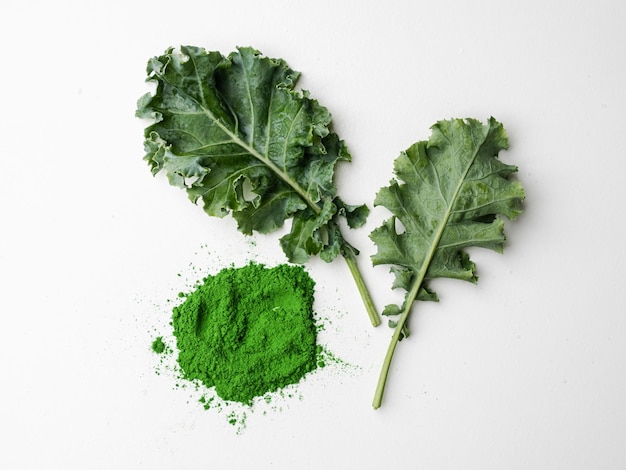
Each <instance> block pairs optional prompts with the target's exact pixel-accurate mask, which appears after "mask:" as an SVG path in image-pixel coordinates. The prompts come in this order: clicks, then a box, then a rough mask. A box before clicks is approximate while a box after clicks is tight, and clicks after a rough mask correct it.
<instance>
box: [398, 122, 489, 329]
mask: <svg viewBox="0 0 626 470" xmlns="http://www.w3.org/2000/svg"><path fill="white" fill-rule="evenodd" d="M487 135H488V134H487ZM486 138H487V136H486V135H485V136H483V140H482V142H480V144H479V145H477V146H476V148H475V150H474V154H473V155H472V157H471V158H470V159H469V162H468V164H467V167H466V168H465V170H464V171H463V173H462V175H461V177H460V178H459V182H458V184H457V186H456V188H455V189H454V192H453V193H452V197H451V198H450V203H449V204H448V207H447V209H446V211H445V213H444V217H442V219H441V223H440V224H439V226H438V228H437V230H436V232H435V236H434V237H433V238H432V243H431V245H430V248H429V251H428V253H427V255H426V257H425V258H424V262H423V263H422V266H421V268H420V270H419V272H418V274H417V276H416V278H415V281H414V283H413V285H412V286H411V290H410V291H409V292H408V294H407V298H406V302H405V308H404V311H403V312H402V315H401V317H400V319H399V320H398V324H399V325H402V326H403V325H404V324H405V323H406V320H407V318H408V314H409V312H410V311H411V307H412V306H413V302H414V301H415V299H416V298H417V294H418V293H419V290H420V288H421V286H422V284H423V282H424V279H425V277H426V273H427V271H428V268H429V267H430V263H431V262H432V259H433V257H434V256H435V252H436V251H437V248H438V247H439V242H440V240H441V237H442V236H443V232H444V230H445V229H446V227H447V225H448V220H450V216H451V215H452V213H453V211H452V208H453V207H454V204H455V202H456V200H457V197H458V196H459V193H460V191H461V187H462V186H463V183H465V180H466V178H467V175H468V173H469V171H470V169H471V168H472V165H473V164H474V162H475V160H476V157H477V156H478V152H479V151H480V148H481V147H482V145H483V144H484V143H485V140H486ZM429 163H431V164H432V162H431V161H430V160H429ZM433 168H434V165H433ZM437 182H438V187H439V189H440V191H441V185H440V184H439V178H437ZM442 196H443V194H442ZM443 199H444V201H445V197H444V198H443ZM402 326H400V327H399V328H396V329H395V331H394V338H395V339H399V337H400V334H401V333H402ZM396 336H397V338H396Z"/></svg>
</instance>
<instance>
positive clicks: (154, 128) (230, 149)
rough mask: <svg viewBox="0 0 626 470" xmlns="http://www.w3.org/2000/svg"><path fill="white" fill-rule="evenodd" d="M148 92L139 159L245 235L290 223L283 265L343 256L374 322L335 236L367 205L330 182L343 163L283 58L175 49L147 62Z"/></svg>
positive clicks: (325, 120) (351, 261) (349, 250)
mask: <svg viewBox="0 0 626 470" xmlns="http://www.w3.org/2000/svg"><path fill="white" fill-rule="evenodd" d="M147 74H148V81H150V82H155V83H156V92H155V93H148V94H146V95H144V96H143V97H142V98H140V99H139V101H138V105H137V112H136V115H137V116H138V117H140V118H147V119H150V120H152V124H150V125H149V126H148V127H146V129H145V144H144V145H145V150H146V154H145V157H144V158H145V160H146V161H147V162H148V163H149V165H150V167H151V169H152V172H153V173H154V174H156V173H158V172H160V171H163V172H165V174H166V175H167V178H168V179H169V181H170V183H171V184H173V185H175V186H178V187H180V188H183V189H184V190H186V191H187V194H188V196H189V198H190V199H191V200H192V201H193V202H194V203H201V204H202V206H203V208H204V211H205V212H206V213H207V214H209V215H211V216H217V217H224V216H226V215H227V214H231V215H232V216H233V217H234V218H235V219H236V221H237V224H238V229H239V230H240V231H241V232H243V233H245V234H252V233H253V231H256V232H259V233H269V232H272V231H274V230H276V229H278V228H279V227H282V226H283V224H284V222H285V221H286V220H287V219H293V220H292V224H291V231H290V232H289V233H288V234H286V235H285V236H283V237H282V238H281V240H280V244H281V246H282V249H283V251H284V252H285V254H286V256H287V258H288V260H289V261H291V262H294V263H305V262H306V261H307V260H308V259H309V258H310V257H311V256H313V255H320V257H321V258H322V259H324V260H325V261H331V260H333V259H334V258H336V257H337V256H338V255H342V256H343V257H344V259H345V260H346V262H347V263H348V266H349V268H350V271H351V273H352V275H353V277H354V279H355V281H356V283H357V286H358V288H359V291H360V293H361V296H362V297H363V300H364V302H365V305H366V308H367V310H368V314H369V315H370V319H371V321H372V323H373V324H374V325H377V324H378V323H379V322H380V320H379V318H378V314H377V313H376V311H375V308H374V305H373V302H372V300H371V297H370V295H369V293H368V291H367V289H366V288H365V284H364V282H363V279H362V276H361V274H360V272H359V270H358V267H357V264H356V256H357V254H358V250H357V249H356V248H354V247H353V246H352V245H350V244H349V243H348V242H347V241H346V240H345V238H344V236H343V234H342V232H341V229H340V219H342V218H343V219H345V221H346V222H347V225H348V226H349V227H350V228H356V227H359V226H362V225H363V224H364V223H365V220H366V217H367V215H368V212H369V209H368V208H367V206H365V205H357V206H355V205H348V204H346V203H345V202H344V201H342V200H341V199H340V197H339V196H338V195H337V191H336V187H335V184H334V175H335V167H336V165H337V163H338V162H342V161H343V162H348V161H350V160H351V157H350V153H349V152H348V149H347V148H346V145H345V143H344V142H343V141H342V140H341V139H339V137H338V136H337V134H336V133H334V132H333V131H332V130H331V128H330V126H331V115H330V112H329V111H328V110H327V109H326V108H325V107H323V106H321V105H320V104H319V103H318V102H317V101H316V100H314V99H311V98H310V96H309V94H308V93H307V92H305V91H298V90H296V89H295V86H296V83H297V81H298V78H299V76H300V74H299V72H296V71H294V70H292V69H291V68H290V67H289V66H288V65H287V64H286V63H285V61H283V60H282V59H272V58H268V57H265V56H263V55H262V54H261V53H260V52H259V51H257V50H254V49H252V48H238V49H237V51H235V52H232V53H231V54H230V55H228V56H226V57H225V56H223V55H222V54H221V53H219V52H208V51H206V50H205V49H202V48H198V47H192V46H183V47H180V49H177V50H175V49H174V48H170V49H168V50H167V51H166V52H165V53H164V54H163V55H161V56H159V57H154V58H152V59H151V60H150V61H149V62H148V67H147Z"/></svg>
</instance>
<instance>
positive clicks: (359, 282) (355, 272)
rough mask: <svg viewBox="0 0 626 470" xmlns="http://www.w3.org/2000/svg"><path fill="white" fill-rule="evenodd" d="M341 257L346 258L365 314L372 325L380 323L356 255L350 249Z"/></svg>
mask: <svg viewBox="0 0 626 470" xmlns="http://www.w3.org/2000/svg"><path fill="white" fill-rule="evenodd" d="M343 259H345V260H346V263H347V265H348V268H350V273H351V274H352V277H353V278H354V282H356V286H357V288H358V289H359V294H361V299H362V300H363V303H364V304H365V310H366V311H367V315H368V316H369V317H370V321H371V322H372V325H373V326H378V325H380V316H379V315H378V311H377V310H376V307H375V306H374V301H373V300H372V297H371V295H370V292H369V290H368V289H367V286H366V285H365V280H364V279H363V276H362V275H361V271H360V270H359V266H358V265H357V262H356V256H355V255H354V253H353V252H352V251H351V250H345V252H344V254H343Z"/></svg>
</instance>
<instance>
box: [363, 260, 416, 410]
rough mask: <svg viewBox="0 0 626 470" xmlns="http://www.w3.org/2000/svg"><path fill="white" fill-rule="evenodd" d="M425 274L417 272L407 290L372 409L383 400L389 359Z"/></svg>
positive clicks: (376, 407)
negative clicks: (409, 288)
mask: <svg viewBox="0 0 626 470" xmlns="http://www.w3.org/2000/svg"><path fill="white" fill-rule="evenodd" d="M425 275H426V270H425V269H423V270H422V272H420V273H419V275H418V277H417V279H416V280H415V282H414V283H413V286H412V287H411V290H410V291H409V293H408V295H407V298H406V305H405V307H404V310H403V311H402V314H401V315H400V318H399V319H398V323H397V324H396V327H395V329H394V331H393V336H392V337H391V342H390V343H389V347H388V348H387V354H386V355H385V359H384V361H383V366H382V368H381V371H380V375H379V376H378V384H377V385H376V392H375V393H374V400H373V401H372V406H373V407H374V409H378V408H380V405H381V404H382V401H383V394H384V393H385V385H386V383H387V376H388V375H389V368H390V366H391V360H392V359H393V354H394V352H395V350H396V346H397V345H398V342H399V341H400V338H401V337H402V329H403V328H404V325H405V324H406V321H407V319H408V318H409V313H410V312H411V308H412V307H413V302H415V299H416V298H417V294H418V292H419V290H420V288H421V286H422V282H423V281H424V276H425Z"/></svg>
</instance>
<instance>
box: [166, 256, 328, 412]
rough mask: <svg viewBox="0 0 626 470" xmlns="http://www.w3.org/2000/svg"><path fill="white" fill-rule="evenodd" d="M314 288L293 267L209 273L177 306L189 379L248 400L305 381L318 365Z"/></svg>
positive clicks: (179, 345)
mask: <svg viewBox="0 0 626 470" xmlns="http://www.w3.org/2000/svg"><path fill="white" fill-rule="evenodd" d="M314 286H315V284H314V282H313V280H312V279H311V278H310V277H309V275H308V274H307V272H306V271H305V270H304V269H303V268H302V267H301V266H291V265H278V266H276V267H273V268H266V267H265V266H263V265H259V264H255V263H251V264H248V265H246V266H243V267H239V268H235V267H232V268H226V269H223V270H222V271H220V272H219V273H218V274H216V275H214V276H208V277H207V278H205V279H204V280H203V283H202V284H200V285H199V286H198V287H197V288H196V289H195V290H194V291H193V292H191V293H190V294H187V295H186V298H185V300H184V302H183V303H182V304H180V305H179V306H177V307H175V308H174V311H173V316H172V319H173V322H172V324H173V327H174V336H175V337H176V346H177V349H178V359H177V360H178V364H179V366H180V369H181V372H182V375H183V377H184V378H185V379H188V380H192V381H193V380H198V381H200V382H202V383H203V384H204V385H205V386H207V387H214V388H215V392H216V393H217V395H219V396H220V397H221V398H222V399H224V400H227V401H234V402H239V403H244V404H252V401H253V399H254V398H255V397H261V396H264V395H266V394H267V393H269V392H274V391H277V390H279V389H282V388H284V387H286V386H287V385H290V384H295V383H297V382H299V381H300V380H301V379H302V377H303V376H304V375H306V374H307V373H308V372H310V371H312V370H313V369H315V368H316V367H317V366H318V363H317V361H318V355H319V350H318V347H317V344H316V335H317V330H316V324H315V319H314V315H313V299H314ZM157 347H158V348H160V345H157Z"/></svg>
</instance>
